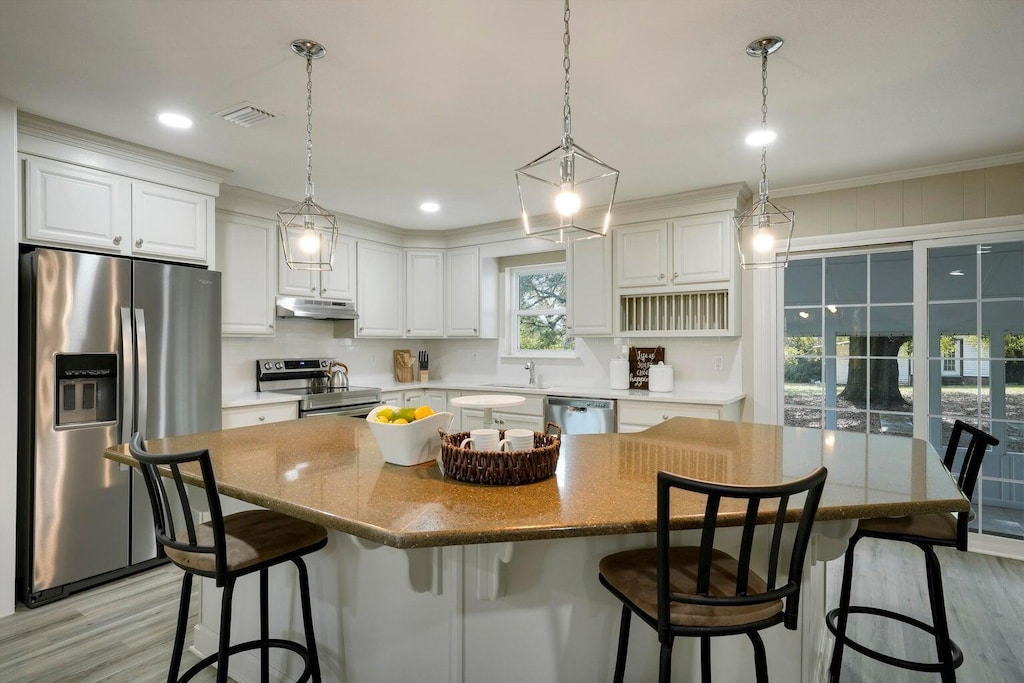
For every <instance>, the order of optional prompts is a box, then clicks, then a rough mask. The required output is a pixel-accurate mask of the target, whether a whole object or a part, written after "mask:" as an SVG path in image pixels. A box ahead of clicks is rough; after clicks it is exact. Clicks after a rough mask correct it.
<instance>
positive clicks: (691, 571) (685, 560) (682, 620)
mask: <svg viewBox="0 0 1024 683" xmlns="http://www.w3.org/2000/svg"><path fill="white" fill-rule="evenodd" d="M669 566H670V569H669V577H668V589H669V591H670V592H672V593H676V594H679V595H690V596H695V595H697V573H698V570H699V567H700V548H699V547H698V546H682V547H676V548H670V549H669ZM657 567H658V563H657V549H655V548H640V549H637V550H625V551H623V552H621V553H615V554H614V555H608V556H606V557H604V558H602V559H601V562H600V565H599V569H600V572H601V576H603V577H604V579H605V581H606V582H607V583H608V584H609V585H610V586H611V587H612V588H614V589H615V590H617V591H618V592H619V593H621V594H622V595H623V596H625V597H626V598H628V599H629V601H630V602H632V603H633V604H634V605H636V606H637V607H638V608H640V609H641V610H643V611H644V612H646V613H647V615H648V616H649V617H650V618H651V619H655V620H656V619H657V618H658V571H657ZM738 576H739V562H737V561H736V559H735V558H734V557H733V556H732V555H729V554H728V553H726V552H724V551H722V550H719V549H717V548H715V549H713V550H712V559H711V577H710V585H709V589H708V595H712V596H715V597H725V596H731V595H735V591H736V579H737V577H738ZM747 580H748V585H747V594H748V595H760V594H761V593H765V592H767V590H768V584H766V583H765V581H764V579H762V578H761V577H760V576H758V575H757V574H756V573H754V572H750V574H749V576H748V579H747ZM782 608H783V602H782V600H772V601H771V602H763V603H756V604H752V605H735V606H731V607H730V606H725V605H696V604H692V603H686V602H673V603H672V606H671V609H670V610H669V617H670V620H671V622H672V623H673V624H674V625H676V626H743V625H747V624H753V623H755V622H758V621H763V620H764V619H771V618H773V617H776V616H778V615H779V613H780V612H782Z"/></svg>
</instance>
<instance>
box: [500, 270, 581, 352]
mask: <svg viewBox="0 0 1024 683" xmlns="http://www.w3.org/2000/svg"><path fill="white" fill-rule="evenodd" d="M553 272H561V273H563V274H565V275H566V277H567V278H568V272H567V269H566V262H565V261H557V262H553V263H541V264H535V265H528V266H510V267H508V268H506V269H505V277H506V280H505V284H506V287H505V289H506V294H507V295H506V297H505V313H506V315H505V324H506V332H507V343H506V345H505V346H506V353H507V354H508V355H509V356H512V357H516V358H576V348H575V347H576V342H575V337H574V336H573V335H572V334H569V332H568V330H566V335H565V337H566V339H570V340H572V348H569V349H564V350H555V349H522V348H520V347H519V339H520V333H519V323H520V320H521V319H522V318H523V317H541V316H545V315H563V316H565V317H566V320H567V321H568V316H569V311H568V301H566V305H565V306H562V307H555V308H543V309H540V308H535V309H521V308H519V279H520V277H522V276H524V275H535V274H540V273H553ZM568 290H569V283H568V280H566V299H568V295H569V291H568Z"/></svg>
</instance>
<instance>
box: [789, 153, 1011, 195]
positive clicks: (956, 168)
mask: <svg viewBox="0 0 1024 683" xmlns="http://www.w3.org/2000/svg"><path fill="white" fill-rule="evenodd" d="M1022 162H1024V152H1013V153H1010V154H1000V155H998V156H992V157H983V158H981V159H969V160H966V161H953V162H949V163H946V164H936V165H934V166H921V167H919V168H909V169H905V170H902V171H892V172H890V173H878V174H876V175H866V176H860V177H858V178H847V179H845V180H835V181H830V182H826V183H814V184H811V185H796V186H793V187H783V188H776V189H774V190H772V196H774V197H795V196H797V195H802V194H814V193H816V192H832V191H834V190H848V189H850V188H853V187H864V186H866V185H880V184H882V183H895V182H900V181H903V180H914V179H917V178H927V177H929V176H935V175H944V174H946V173H962V172H963V171H977V170H979V169H983V168H992V167H993V166H1007V165H1009V164H1019V163H1022Z"/></svg>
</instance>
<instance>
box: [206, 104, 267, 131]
mask: <svg viewBox="0 0 1024 683" xmlns="http://www.w3.org/2000/svg"><path fill="white" fill-rule="evenodd" d="M214 116H219V117H221V118H222V119H224V120H225V121H230V122H231V123H235V124H238V125H239V126H242V127H243V128H251V127H252V126H255V125H257V124H260V123H263V122H264V121H267V120H268V119H272V118H274V115H273V114H271V113H270V112H269V111H267V110H266V109H260V108H259V107H254V106H252V105H251V104H249V103H248V102H243V103H241V104H236V105H235V106H233V107H228V108H227V109H224V110H223V111H219V112H217V113H216V114H214Z"/></svg>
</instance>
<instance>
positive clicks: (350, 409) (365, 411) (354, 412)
mask: <svg viewBox="0 0 1024 683" xmlns="http://www.w3.org/2000/svg"><path fill="white" fill-rule="evenodd" d="M379 405H380V403H361V404H359V405H357V406H342V407H340V408H318V409H317V410H300V411H299V417H300V418H302V417H316V416H317V415H342V416H344V417H366V416H367V415H369V414H370V413H371V412H373V409H374V408H376V407H377V406H379Z"/></svg>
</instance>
